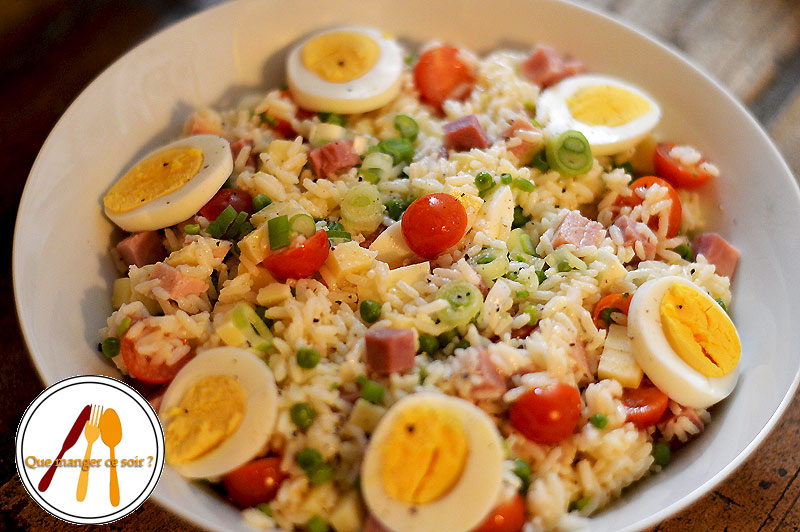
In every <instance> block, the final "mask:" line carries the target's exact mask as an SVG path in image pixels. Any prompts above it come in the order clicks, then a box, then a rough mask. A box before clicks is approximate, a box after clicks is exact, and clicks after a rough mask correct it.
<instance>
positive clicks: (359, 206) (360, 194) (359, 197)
mask: <svg viewBox="0 0 800 532" xmlns="http://www.w3.org/2000/svg"><path fill="white" fill-rule="evenodd" d="M341 207H342V221H343V222H344V225H345V227H347V229H350V230H353V231H355V232H359V233H371V232H373V231H375V230H376V229H377V228H378V226H380V225H381V221H383V205H382V204H381V195H380V193H379V192H378V188H377V187H375V185H370V184H369V183H359V184H357V185H356V186H354V187H352V188H351V189H350V190H348V191H347V192H346V193H345V195H344V198H342V205H341Z"/></svg>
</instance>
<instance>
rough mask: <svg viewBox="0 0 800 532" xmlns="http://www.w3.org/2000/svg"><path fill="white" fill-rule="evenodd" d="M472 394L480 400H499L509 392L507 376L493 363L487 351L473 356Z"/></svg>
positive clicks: (484, 350)
mask: <svg viewBox="0 0 800 532" xmlns="http://www.w3.org/2000/svg"><path fill="white" fill-rule="evenodd" d="M470 366H471V367H470V369H471V370H472V371H471V373H472V375H471V377H470V379H471V381H472V392H473V394H474V395H475V397H477V398H479V399H499V398H501V397H502V396H503V395H504V394H505V393H506V392H507V391H508V384H507V383H506V376H505V374H504V373H503V372H502V371H501V370H500V368H498V367H497V364H495V363H494V362H493V361H492V357H491V355H490V354H489V351H488V350H487V349H481V350H480V351H478V352H477V353H475V355H474V356H473V359H472V361H471V364H470Z"/></svg>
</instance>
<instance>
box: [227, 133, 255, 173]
mask: <svg viewBox="0 0 800 532" xmlns="http://www.w3.org/2000/svg"><path fill="white" fill-rule="evenodd" d="M254 145H255V143H254V142H253V140H252V139H239V140H237V141H236V142H234V143H232V144H231V154H232V155H233V160H234V162H236V160H237V159H238V158H239V154H240V153H241V152H242V150H243V149H244V147H245V146H248V147H249V148H250V150H249V152H248V156H247V161H246V162H245V166H249V167H251V168H255V167H256V155H255V153H253V146H254Z"/></svg>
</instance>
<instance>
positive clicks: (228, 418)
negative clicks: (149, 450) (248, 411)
mask: <svg viewBox="0 0 800 532" xmlns="http://www.w3.org/2000/svg"><path fill="white" fill-rule="evenodd" d="M245 403H246V396H245V393H244V390H243V389H242V385H241V384H239V382H238V381H237V380H236V379H235V378H233V377H231V376H230V375H213V376H210V377H205V378H203V379H200V380H199V381H197V382H196V383H195V384H194V385H193V386H192V387H191V388H189V391H187V392H186V394H185V395H184V396H183V398H182V399H181V402H180V404H178V406H176V407H175V408H173V409H172V410H171V411H169V412H168V413H167V415H166V416H165V418H166V419H165V421H166V423H167V425H166V430H165V434H164V439H165V448H164V454H165V457H166V460H167V463H170V464H184V463H187V462H191V461H192V460H195V459H197V458H200V457H201V456H203V455H204V454H206V453H208V452H209V451H211V450H213V449H214V448H216V447H217V446H219V445H220V444H221V443H222V442H223V441H225V440H226V439H227V438H228V437H229V436H230V435H231V434H233V433H234V431H235V430H236V429H237V428H238V427H239V424H240V423H241V422H242V417H243V416H244V409H245Z"/></svg>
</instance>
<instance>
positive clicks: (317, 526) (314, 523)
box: [306, 515, 330, 532]
mask: <svg viewBox="0 0 800 532" xmlns="http://www.w3.org/2000/svg"><path fill="white" fill-rule="evenodd" d="M306 530H307V531H308V532H330V527H329V526H328V523H326V522H325V521H324V520H323V519H322V518H321V517H320V516H318V515H315V516H314V517H312V518H311V519H309V520H308V521H306Z"/></svg>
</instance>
